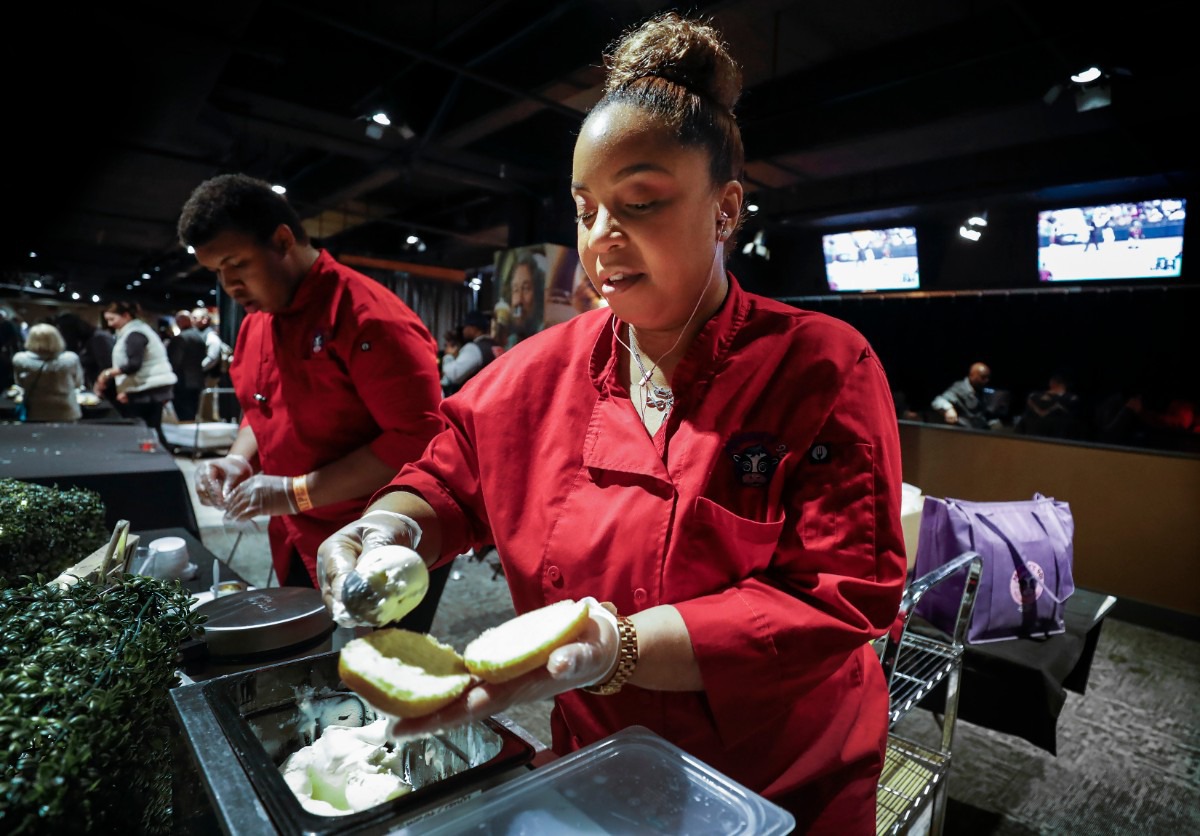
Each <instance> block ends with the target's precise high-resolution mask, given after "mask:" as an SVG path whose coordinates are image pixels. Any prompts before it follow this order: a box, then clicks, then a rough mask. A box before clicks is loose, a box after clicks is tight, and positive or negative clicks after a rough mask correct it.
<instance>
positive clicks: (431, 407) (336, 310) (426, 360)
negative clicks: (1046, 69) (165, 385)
mask: <svg viewBox="0 0 1200 836" xmlns="http://www.w3.org/2000/svg"><path fill="white" fill-rule="evenodd" d="M178 236H179V241H180V243H181V244H183V245H184V246H185V247H193V248H194V249H195V254H196V260H197V261H198V262H199V263H200V264H201V265H202V266H203V267H206V268H208V269H209V270H211V271H213V272H214V273H215V274H216V275H217V279H218V280H219V281H220V283H221V288H222V289H223V290H224V291H225V293H226V294H228V295H229V296H230V297H231V298H232V299H233V300H234V301H235V302H236V303H237V304H238V305H240V306H241V307H242V308H243V309H244V310H245V312H246V315H245V317H244V318H243V320H242V324H241V327H240V329H239V331H238V335H237V340H236V345H237V352H236V353H235V354H234V357H233V362H232V365H231V366H230V376H231V378H232V380H233V386H234V389H236V391H237V398H238V402H239V403H240V404H241V407H242V411H243V418H242V422H241V428H240V429H239V431H238V436H237V439H236V440H235V441H234V443H233V445H232V446H231V448H230V451H229V454H228V455H227V456H224V457H222V458H218V459H213V460H208V461H205V462H203V463H201V465H200V466H199V467H197V469H196V477H195V484H196V493H197V495H198V496H199V499H200V501H201V502H202V503H203V504H205V505H210V506H213V507H216V508H220V509H223V510H224V511H225V516H226V518H227V519H229V520H232V521H235V522H238V521H245V520H250V519H252V518H254V517H256V516H261V515H265V516H269V517H270V522H269V524H268V535H269V538H270V543H271V558H272V563H273V567H274V571H275V576H276V578H278V580H279V583H280V584H281V585H289V586H308V587H315V586H316V558H317V547H318V546H319V545H320V544H321V542H322V541H323V540H324V539H325V538H326V537H328V536H329V535H330V534H332V533H333V532H334V531H336V530H338V528H340V527H341V526H343V525H345V524H346V523H347V522H349V521H351V520H353V519H356V518H357V517H358V515H359V513H360V512H361V511H362V508H363V506H364V504H365V503H366V502H367V500H368V499H369V498H370V496H371V493H372V492H373V491H375V490H377V489H378V488H379V487H381V486H382V485H385V484H387V482H388V480H389V479H391V478H392V477H393V476H395V474H396V472H397V471H398V470H399V469H400V468H401V467H402V466H403V465H405V464H406V463H408V462H410V461H412V460H413V459H416V458H418V457H419V456H420V454H421V451H422V450H424V449H425V445H426V444H427V443H428V442H429V440H430V439H431V438H433V436H434V435H435V434H436V433H437V432H438V431H439V430H441V429H442V427H443V426H444V422H443V419H442V417H441V415H440V413H439V412H438V405H439V403H440V402H441V397H442V394H441V386H440V383H439V375H438V360H437V343H436V342H435V341H434V339H433V337H432V335H430V333H429V330H428V329H427V328H426V327H425V325H424V323H422V322H421V320H420V319H419V318H418V317H417V315H416V314H415V313H414V312H413V311H412V310H411V309H410V308H409V307H408V306H407V305H405V304H404V303H403V302H402V301H400V299H398V298H397V297H396V296H395V295H394V294H392V293H391V292H389V291H388V290H387V289H386V288H385V287H384V286H383V285H381V284H379V282H376V281H373V280H371V279H370V278H368V277H367V276H364V275H363V274H361V273H359V272H357V271H355V270H352V269H350V268H349V267H346V266H344V265H342V264H339V263H338V262H337V261H335V260H334V258H333V256H331V255H330V254H329V253H328V252H327V251H325V250H323V249H318V248H317V247H316V246H314V245H313V243H312V242H311V241H310V240H309V236H308V233H307V232H306V231H305V230H304V226H303V225H302V223H301V221H300V218H299V216H298V215H297V214H296V211H295V210H294V209H293V208H292V206H291V204H290V203H288V201H287V199H286V198H285V197H283V196H281V195H278V194H276V193H275V192H274V191H272V190H271V186H270V184H269V183H266V182H264V181H262V180H259V179H256V178H253V177H249V176H247V175H245V174H226V175H221V176H218V177H214V178H212V179H210V180H207V181H205V182H203V183H201V184H200V185H199V186H197V187H196V189H195V190H194V191H193V192H192V194H191V196H190V197H189V198H188V199H187V202H186V203H185V204H184V206H183V210H182V213H181V215H180V218H179V223H178Z"/></svg>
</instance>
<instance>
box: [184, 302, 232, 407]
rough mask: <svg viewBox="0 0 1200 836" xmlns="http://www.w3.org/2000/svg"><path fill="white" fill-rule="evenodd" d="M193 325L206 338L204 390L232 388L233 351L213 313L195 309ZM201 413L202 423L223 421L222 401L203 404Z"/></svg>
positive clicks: (203, 365)
mask: <svg viewBox="0 0 1200 836" xmlns="http://www.w3.org/2000/svg"><path fill="white" fill-rule="evenodd" d="M192 323H193V324H194V325H195V326H196V330H197V331H199V332H200V335H201V336H202V337H204V362H203V363H201V368H202V369H203V370H204V388H205V389H210V388H217V387H222V388H226V389H228V388H230V387H231V386H232V382H231V381H230V379H229V365H228V363H227V361H226V358H227V357H228V356H229V355H230V354H231V351H230V349H229V346H228V345H226V343H225V341H224V340H222V339H221V335H220V334H219V333H218V332H217V323H216V320H215V319H214V318H213V315H212V313H211V312H210V311H209V310H208V308H194V309H193V310H192ZM201 391H203V390H201ZM200 411H201V412H202V413H203V414H202V415H200V420H202V421H219V420H221V414H220V413H221V410H220V401H219V399H217V398H213V399H212V400H206V401H204V402H203V403H201V404H200Z"/></svg>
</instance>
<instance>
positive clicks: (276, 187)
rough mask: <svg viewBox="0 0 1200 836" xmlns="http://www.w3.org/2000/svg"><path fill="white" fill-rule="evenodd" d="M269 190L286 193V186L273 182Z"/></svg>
mask: <svg viewBox="0 0 1200 836" xmlns="http://www.w3.org/2000/svg"><path fill="white" fill-rule="evenodd" d="M271 191H273V192H275V194H287V186H283V185H280V184H279V183H275V184H274V185H272V186H271ZM188 249H191V248H190V247H189V248H188Z"/></svg>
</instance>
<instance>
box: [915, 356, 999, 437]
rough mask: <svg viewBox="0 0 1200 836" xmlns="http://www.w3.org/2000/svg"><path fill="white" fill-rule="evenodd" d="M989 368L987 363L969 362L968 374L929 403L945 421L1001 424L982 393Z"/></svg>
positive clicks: (983, 427) (987, 425) (981, 427)
mask: <svg viewBox="0 0 1200 836" xmlns="http://www.w3.org/2000/svg"><path fill="white" fill-rule="evenodd" d="M991 379H992V370H991V369H990V368H989V367H988V365H987V363H972V364H971V369H970V371H969V372H968V373H967V376H966V377H964V378H963V379H962V380H956V381H954V382H953V383H951V384H950V386H949V388H947V389H946V391H945V392H942V394H940V395H938V396H937V397H936V398H934V399H933V402H932V403H931V404H930V406H932V407H933V409H934V410H936V411H937V412H940V413H941V414H942V420H943V421H945V422H946V423H947V424H958V425H959V426H963V427H973V428H975V429H977V430H990V429H993V428H995V427H998V426H999V425H1000V419H999V417H997V416H996V415H994V414H992V413H991V412H990V411H989V409H988V407H989V404H988V403H987V402H986V401H985V398H984V395H985V390H986V389H987V385H988V381H990V380H991Z"/></svg>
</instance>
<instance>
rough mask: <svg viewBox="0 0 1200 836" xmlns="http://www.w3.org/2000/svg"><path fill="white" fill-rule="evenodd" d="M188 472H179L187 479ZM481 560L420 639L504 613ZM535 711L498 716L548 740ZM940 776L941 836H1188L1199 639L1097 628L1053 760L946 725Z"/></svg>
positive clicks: (259, 576)
mask: <svg viewBox="0 0 1200 836" xmlns="http://www.w3.org/2000/svg"><path fill="white" fill-rule="evenodd" d="M189 465H190V462H187V461H186V460H184V461H182V462H181V467H183V468H184V469H185V471H190V467H189ZM197 516H198V518H199V519H200V525H201V538H202V539H203V541H204V543H205V545H206V546H207V547H208V548H209V549H210V550H211V551H212V552H214V553H215V554H217V555H218V556H219V557H220V558H221V559H222V560H224V559H226V558H227V557H228V556H229V555H230V553H231V551H233V545H234V543H235V541H236V538H237V534H238V532H237V531H236V530H230V529H227V528H226V527H224V526H223V525H222V524H221V521H220V516H219V514H214V512H213V510H212V509H207V508H202V507H199V506H198V507H197ZM267 554H268V551H267V547H266V535H265V533H264V532H262V531H247V532H244V533H243V534H242V538H241V540H240V541H237V549H236V551H235V552H233V557H234V559H233V561H232V564H233V567H234V569H235V571H237V572H238V573H239V574H241V575H242V576H243V577H245V578H247V579H248V580H250V581H251V582H252V583H255V584H258V585H263V584H265V583H267V574H266V571H267V570H266V567H267V566H268V565H269V561H268V559H267ZM495 561H496V557H495V554H494V553H489V554H485V555H484V556H483V558H482V559H475V558H474V557H468V556H462V557H459V558H458V559H457V561H456V563H455V567H454V569H453V572H452V574H451V576H450V579H449V580H448V581H447V583H446V588H445V590H444V592H443V593H442V598H441V601H440V602H439V605H438V611H437V616H436V618H435V619H434V623H433V627H432V628H431V631H430V632H431V633H432V634H433V635H435V636H437V637H438V638H439V639H440V640H442V641H445V642H448V643H449V644H451V645H453V646H454V647H456V648H458V649H459V650H462V649H463V648H464V647H465V646H466V644H467V642H469V641H470V640H471V639H473V638H474V637H475V636H477V635H478V634H479V633H480V632H482V631H483V630H485V629H487V628H488V627H490V626H493V625H494V624H498V623H500V622H501V621H504V620H506V619H508V618H511V617H512V615H513V608H512V599H511V597H510V595H509V593H508V586H507V585H506V584H505V582H504V578H503V576H502V575H500V574H499V573H498V572H497V571H496V570H495V568H494V564H495ZM549 705H550V704H549V702H548V701H543V702H538V703H532V704H529V705H525V706H519V707H516V708H514V709H512V710H511V711H510V712H508V714H509V717H510V719H512V720H513V721H514V722H516V723H518V724H519V725H521V726H522V727H523V728H524V729H526V730H527V731H528V732H529V733H530V734H532V735H533V736H534V737H536V738H537V739H539V740H541V741H542V742H543V743H547V744H548V743H549V740H550V731H549ZM897 731H898V732H899V733H900V734H902V735H903V736H905V737H908V738H910V739H912V740H915V741H918V742H923V743H926V744H928V745H936V743H937V741H938V740H939V738H940V732H939V730H938V727H937V725H936V723H935V722H934V719H933V717H932V715H930V714H929V713H928V712H925V711H920V710H918V711H914V712H912V713H911V714H910V715H909V716H908V717H906V718H905V719H904V720H902V721H901V723H900V724H899V726H898V727H897ZM953 753H954V761H953V765H952V766H951V770H950V777H949V787H950V800H949V804H948V808H947V818H946V828H945V833H946V834H947V836H960V835H961V836H988V835H989V834H993V835H994V836H1029V834H1081V836H1185V834H1187V835H1188V836H1190V834H1200V643H1198V642H1195V641H1190V640H1188V639H1184V638H1180V637H1177V636H1173V635H1170V634H1167V633H1162V632H1159V631H1156V630H1151V629H1148V628H1145V627H1141V626H1138V625H1135V624H1131V623H1128V622H1123V621H1118V620H1115V619H1113V618H1111V617H1110V618H1108V619H1107V620H1106V621H1105V623H1104V626H1103V629H1102V631H1101V634H1100V641H1099V644H1098V646H1097V649H1096V655H1095V659H1094V662H1093V665H1092V672H1091V678H1090V681H1089V684H1088V689H1087V693H1086V694H1085V695H1079V694H1075V693H1073V692H1068V694H1067V703H1066V705H1065V706H1064V708H1063V711H1062V714H1061V716H1060V718H1059V725H1058V755H1057V757H1056V756H1054V755H1050V754H1049V753H1047V752H1044V751H1043V750H1041V749H1038V748H1037V747H1035V746H1033V745H1031V744H1029V743H1026V742H1025V741H1023V740H1021V739H1019V738H1016V737H1011V736H1008V735H1002V734H998V733H995V732H991V731H989V730H987V729H983V728H981V727H978V726H974V725H972V724H970V723H966V722H961V721H960V722H959V724H958V725H957V728H956V734H955V739H954V746H953Z"/></svg>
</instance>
